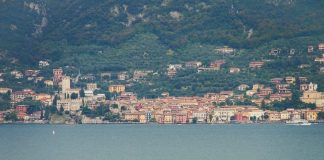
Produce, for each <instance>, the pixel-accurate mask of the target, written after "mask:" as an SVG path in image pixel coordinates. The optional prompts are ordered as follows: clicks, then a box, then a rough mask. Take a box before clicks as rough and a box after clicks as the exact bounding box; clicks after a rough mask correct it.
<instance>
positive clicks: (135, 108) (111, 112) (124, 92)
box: [0, 44, 324, 124]
mask: <svg viewBox="0 0 324 160" xmlns="http://www.w3.org/2000/svg"><path fill="white" fill-rule="evenodd" d="M314 48H315V47H313V46H308V48H307V50H308V52H313V50H314ZM216 50H217V52H221V53H222V54H230V53H232V52H234V51H235V49H233V48H229V47H224V48H218V49H216ZM318 50H319V51H323V50H324V44H319V45H318ZM279 53H280V49H272V50H271V51H270V52H269V55H271V56H276V55H278V54H279ZM314 62H315V63H323V62H324V54H323V55H322V57H316V58H315V59H314ZM225 63H226V62H225V61H224V60H215V61H212V62H211V63H210V65H209V66H203V65H202V62H200V61H188V62H186V63H185V64H170V65H169V66H168V68H166V73H165V74H166V75H167V76H168V77H170V78H172V77H174V76H176V75H177V71H179V70H183V69H186V68H190V69H195V70H196V71H197V72H198V73H200V72H213V71H218V70H220V69H221V68H222V65H223V64H225ZM265 63H267V61H262V60H260V61H251V62H250V63H249V64H248V68H250V69H256V70H257V69H261V68H262V67H263V65H264V64H265ZM306 65H307V64H305V65H303V66H300V67H307V66H306ZM49 66H50V62H49V61H47V60H42V61H39V69H37V70H35V69H27V70H24V71H19V70H11V71H8V73H1V74H0V75H1V77H4V76H5V74H9V76H11V77H13V78H14V79H17V80H21V79H26V80H27V81H31V82H33V83H35V84H39V83H42V84H43V85H42V87H43V88H48V89H50V90H53V91H54V92H51V93H45V92H39V91H35V90H32V89H28V88H26V89H22V90H14V89H12V88H11V87H10V86H6V87H1V88H0V94H1V96H2V100H4V99H6V98H7V100H8V101H9V102H10V107H9V108H8V109H6V110H4V111H1V112H0V123H17V122H18V123H50V124H76V123H78V124H102V123H143V124H145V123H159V124H188V123H211V124H227V123H286V122H289V121H299V120H305V121H307V122H311V123H318V122H322V121H323V119H324V92H320V91H318V90H319V88H318V85H317V82H311V81H309V79H308V77H305V76H298V77H296V76H286V77H273V78H271V79H269V80H268V81H269V82H270V84H271V86H270V85H268V84H263V83H255V84H252V85H247V84H240V85H238V86H236V88H235V89H234V90H223V91H220V92H212V93H205V94H204V95H203V96H182V97H179V96H172V95H170V93H169V92H163V93H162V94H161V95H160V96H159V97H157V98H145V97H143V98H138V96H137V93H134V92H130V91H128V86H130V85H131V84H132V83H133V82H138V81H141V80H142V79H144V78H145V77H146V76H149V75H151V74H154V71H153V70H135V71H134V72H133V73H132V74H130V73H128V72H119V73H114V74H116V77H117V79H118V81H123V82H124V83H120V84H117V83H116V84H114V83H109V85H108V86H107V87H105V88H103V87H100V85H98V83H97V82H96V80H95V79H96V77H95V76H94V74H87V75H80V73H79V74H78V75H76V76H73V75H68V74H66V73H65V71H64V67H58V68H54V69H52V73H51V76H50V77H45V76H42V70H43V69H46V68H47V67H49ZM240 71H241V68H238V67H230V68H229V71H228V72H229V74H236V73H239V72H240ZM320 72H324V69H323V67H322V68H320ZM111 76H112V73H110V72H103V73H100V75H99V77H100V78H101V79H104V78H106V77H108V78H109V77H111ZM80 80H86V81H85V82H86V83H85V84H84V86H82V87H79V86H76V85H75V84H77V83H78V82H79V81H80ZM0 81H1V82H3V81H6V79H5V78H1V79H0ZM143 83H145V82H143ZM292 88H294V89H296V88H297V90H298V92H299V93H301V95H299V96H298V97H296V95H294V93H293V89H292ZM102 91H104V92H102ZM296 98H297V99H296ZM293 100H294V101H298V102H300V103H302V104H305V105H307V106H309V107H303V108H298V107H297V106H294V105H299V104H297V103H296V104H293V103H290V104H291V106H285V107H284V108H285V109H284V110H280V111H278V110H275V109H273V108H271V105H270V104H273V103H280V102H289V101H293ZM286 104H289V103H286ZM269 106H270V107H269Z"/></svg>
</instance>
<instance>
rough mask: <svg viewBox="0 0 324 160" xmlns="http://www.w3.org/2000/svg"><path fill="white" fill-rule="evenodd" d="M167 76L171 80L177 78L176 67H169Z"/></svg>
mask: <svg viewBox="0 0 324 160" xmlns="http://www.w3.org/2000/svg"><path fill="white" fill-rule="evenodd" d="M167 75H168V77H170V78H172V77H174V76H176V75H177V69H176V68H174V67H171V68H170V67H169V68H168V70H167Z"/></svg>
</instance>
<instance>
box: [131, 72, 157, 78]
mask: <svg viewBox="0 0 324 160" xmlns="http://www.w3.org/2000/svg"><path fill="white" fill-rule="evenodd" d="M151 73H153V71H152V70H136V71H134V74H133V79H134V80H139V79H142V78H144V77H146V76H148V75H149V74H151Z"/></svg>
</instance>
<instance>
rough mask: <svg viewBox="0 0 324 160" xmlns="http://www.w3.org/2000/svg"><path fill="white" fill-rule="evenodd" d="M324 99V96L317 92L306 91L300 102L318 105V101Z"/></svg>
mask: <svg viewBox="0 0 324 160" xmlns="http://www.w3.org/2000/svg"><path fill="white" fill-rule="evenodd" d="M321 99H324V94H323V93H321V92H317V91H305V92H304V93H303V96H302V97H300V100H301V101H302V102H304V103H316V101H318V100H321Z"/></svg>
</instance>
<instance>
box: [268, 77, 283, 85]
mask: <svg viewBox="0 0 324 160" xmlns="http://www.w3.org/2000/svg"><path fill="white" fill-rule="evenodd" d="M283 80H284V79H283V78H272V79H271V80H270V82H271V83H272V84H280V83H282V82H283Z"/></svg>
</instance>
